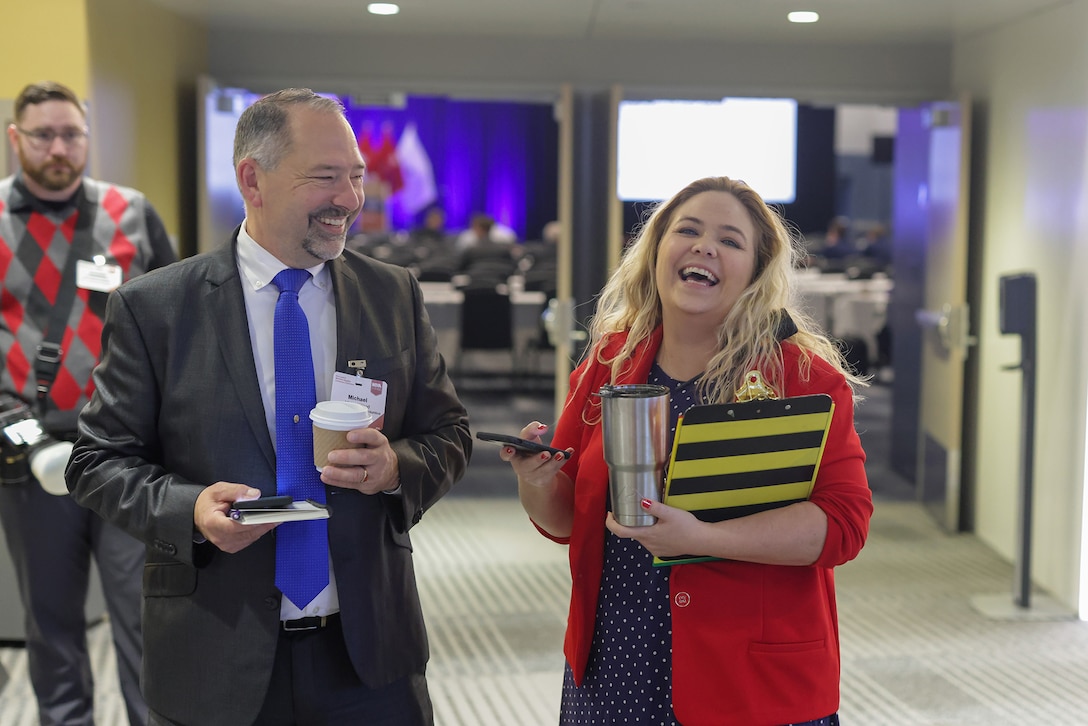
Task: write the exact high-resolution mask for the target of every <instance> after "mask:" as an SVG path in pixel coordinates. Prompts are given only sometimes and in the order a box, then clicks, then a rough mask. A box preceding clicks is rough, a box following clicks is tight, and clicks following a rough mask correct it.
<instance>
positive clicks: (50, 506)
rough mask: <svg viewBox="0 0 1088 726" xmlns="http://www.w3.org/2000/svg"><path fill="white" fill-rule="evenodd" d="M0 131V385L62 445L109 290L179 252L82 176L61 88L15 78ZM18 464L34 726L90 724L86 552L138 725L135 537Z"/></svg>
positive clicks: (70, 110)
mask: <svg viewBox="0 0 1088 726" xmlns="http://www.w3.org/2000/svg"><path fill="white" fill-rule="evenodd" d="M7 132H8V139H9V141H10V143H11V149H12V152H13V154H14V155H15V156H16V157H17V158H18V160H19V166H20V170H19V171H18V172H17V173H16V174H15V175H14V176H12V177H8V178H6V179H3V180H0V285H2V287H0V391H3V392H4V393H9V394H14V395H16V396H19V397H20V398H22V399H23V400H24V401H25V402H27V404H28V405H29V406H30V409H31V411H32V412H33V415H34V416H35V417H36V418H37V419H38V420H39V421H41V422H42V424H43V426H44V427H45V429H46V430H47V431H48V432H49V433H50V434H52V436H53V437H54V438H57V439H64V440H74V439H75V431H76V420H77V417H78V415H79V411H80V409H81V408H83V405H84V404H85V403H86V402H87V400H88V399H89V398H90V395H91V392H92V390H93V385H94V384H93V383H92V381H91V371H92V369H93V368H94V365H95V363H97V361H98V355H99V349H100V346H101V334H102V315H103V313H104V311H105V302H106V296H107V294H108V293H109V291H110V290H111V289H113V288H114V287H116V286H117V285H119V284H120V283H121V282H123V281H124V280H128V279H130V278H132V277H135V276H136V275H139V274H141V273H143V272H146V271H148V270H150V269H153V268H156V267H162V266H163V265H167V264H169V263H171V262H173V261H174V260H176V259H177V255H176V254H175V252H174V250H173V246H172V245H171V243H170V240H169V238H168V237H167V235H166V230H165V228H164V227H163V223H162V220H160V219H159V216H158V215H157V214H156V213H155V211H154V209H152V207H151V205H150V204H149V203H148V201H147V200H146V199H145V198H144V196H143V194H141V193H139V192H137V191H136V190H134V189H128V188H125V187H121V186H117V185H113V184H108V183H105V182H100V181H95V180H93V179H89V178H85V177H84V176H83V170H84V168H85V166H86V161H87V146H88V143H87V120H86V115H85V112H84V109H83V106H82V104H81V103H80V102H79V99H78V98H77V97H76V96H75V94H74V93H72V91H71V90H70V89H68V88H66V87H64V86H62V85H60V84H58V83H53V82H44V83H38V84H32V85H29V86H27V87H26V88H25V89H23V91H22V92H21V93H20V94H19V97H18V98H17V99H16V101H15V122H14V123H13V124H11V125H10V126H8V129H7ZM73 252H74V254H70V253H73ZM69 258H71V259H69ZM72 286H74V288H75V289H74V297H73V295H72V294H71V293H72ZM65 288H68V289H67V293H68V294H65ZM68 301H70V302H68ZM63 307H69V308H70V310H69V312H68V313H67V318H66V319H67V324H66V326H65V330H64V331H63V335H62V337H60V339H59V342H58V344H59V346H60V356H61V360H60V364H59V366H58V367H57V368H56V374H55V376H54V377H53V380H52V381H51V382H48V380H46V381H45V384H46V385H47V386H48V388H47V390H46V391H45V392H44V394H42V393H40V387H39V384H40V383H41V382H42V380H41V378H42V377H41V375H40V374H39V373H36V369H35V363H36V361H37V359H38V357H39V345H40V344H42V343H43V341H46V342H47V346H46V347H47V349H48V347H49V346H48V342H49V341H52V340H53V339H54V337H55V334H54V335H53V336H50V335H49V330H48V329H49V327H50V323H51V321H52V320H53V319H54V315H55V314H56V315H58V316H60V315H63V314H64V311H63ZM55 308H56V311H55ZM39 370H40V369H39ZM25 473H26V472H25V470H24V471H23V472H19V471H18V470H11V469H10V468H7V469H6V470H3V471H0V476H2V483H0V524H2V525H3V530H4V536H5V538H6V541H7V545H8V549H9V551H10V553H11V557H12V560H13V562H14V565H15V572H16V576H17V578H18V583H19V594H20V597H21V599H22V603H23V607H24V608H25V610H26V646H27V656H28V660H29V665H30V680H31V683H32V684H33V686H34V693H35V696H36V697H37V700H38V711H39V718H40V720H41V723H42V725H43V726H48V725H50V724H64V725H65V726H68V725H72V726H75V725H77V724H78V725H80V726H83V725H90V724H93V723H94V703H93V695H94V686H93V683H92V681H91V666H90V660H89V658H88V654H87V638H86V629H87V623H86V620H85V617H84V608H85V603H86V599H87V587H88V581H89V573H90V561H91V556H92V555H93V556H94V559H95V563H96V564H97V568H98V571H99V573H100V575H101V579H102V589H103V592H104V594H105V597H106V604H107V607H108V610H109V616H110V626H111V629H112V633H113V641H114V645H115V646H116V653H117V666H118V671H119V676H120V683H121V691H122V694H123V695H124V699H125V706H126V709H127V711H128V718H129V721H130V723H131V724H134V725H137V724H138V725H140V726H142V725H144V724H146V723H147V719H148V710H147V705H146V704H145V703H144V699H143V696H142V695H141V692H140V683H139V674H140V660H141V655H142V650H143V647H142V642H141V636H140V603H141V580H142V571H143V563H144V550H143V545H142V544H140V543H139V542H137V541H136V540H135V539H132V538H131V537H129V536H128V535H127V534H125V533H123V532H122V531H121V530H119V529H117V528H116V527H114V526H113V525H111V524H108V523H106V522H104V521H103V520H102V519H100V518H99V517H98V516H97V515H96V514H94V513H93V512H91V511H90V510H88V509H84V508H82V507H80V506H79V505H77V504H76V503H75V502H73V501H72V500H71V499H69V497H67V496H54V495H53V494H50V493H49V492H47V491H46V490H45V489H43V488H42V487H41V486H39V484H38V482H36V481H35V480H34V479H33V478H32V477H31V478H30V479H29V481H24V482H23V483H17V482H18V481H19V479H20V474H23V475H25Z"/></svg>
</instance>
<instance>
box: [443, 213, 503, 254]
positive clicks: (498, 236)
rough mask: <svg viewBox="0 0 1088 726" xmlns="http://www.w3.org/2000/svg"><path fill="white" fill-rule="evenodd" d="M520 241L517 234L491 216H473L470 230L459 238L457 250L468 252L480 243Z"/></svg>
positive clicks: (480, 214)
mask: <svg viewBox="0 0 1088 726" xmlns="http://www.w3.org/2000/svg"><path fill="white" fill-rule="evenodd" d="M517 241H518V235H517V233H516V232H515V231H514V230H512V229H510V228H509V227H507V226H506V225H505V224H502V223H500V222H496V221H495V218H494V217H492V216H491V215H490V214H483V213H478V214H474V215H472V222H470V223H469V228H468V229H466V230H465V231H464V232H462V233H461V234H460V236H459V237H458V238H457V249H459V250H467V249H468V248H469V247H474V246H475V245H477V244H479V243H480V242H500V243H508V244H512V243H514V242H517Z"/></svg>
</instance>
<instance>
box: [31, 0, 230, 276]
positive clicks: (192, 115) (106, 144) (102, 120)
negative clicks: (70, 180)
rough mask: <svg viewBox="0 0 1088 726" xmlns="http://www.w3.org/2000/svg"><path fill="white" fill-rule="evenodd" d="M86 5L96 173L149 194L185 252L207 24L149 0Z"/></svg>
mask: <svg viewBox="0 0 1088 726" xmlns="http://www.w3.org/2000/svg"><path fill="white" fill-rule="evenodd" d="M86 4H87V38H88V42H87V45H88V51H89V57H90V68H89V83H90V93H89V94H88V97H89V99H90V114H91V129H92V138H93V148H92V162H91V170H92V175H93V176H96V177H99V178H102V179H105V180H108V181H112V182H116V183H119V184H125V185H128V186H132V187H135V188H137V189H139V190H140V191H142V192H143V193H144V194H146V195H147V197H148V199H149V200H150V201H151V203H152V204H153V205H154V206H155V209H156V210H158V212H159V214H160V216H161V217H162V219H163V222H164V223H165V224H166V229H167V231H168V232H169V233H170V234H171V236H173V237H174V238H175V239H176V240H177V241H178V243H179V247H180V252H181V254H182V255H183V256H184V255H186V254H189V253H191V252H193V251H194V250H195V248H196V183H197V182H196V130H195V129H196V84H197V78H198V77H199V76H200V75H201V74H202V73H204V72H205V71H206V68H207V55H208V43H207V30H206V28H205V27H204V26H203V25H200V24H198V23H194V22H192V21H189V20H187V19H185V18H182V17H181V16H179V15H177V14H175V13H172V12H170V11H169V10H166V9H164V8H161V7H159V6H158V5H155V4H153V3H149V2H147V0H86ZM39 42H40V38H39Z"/></svg>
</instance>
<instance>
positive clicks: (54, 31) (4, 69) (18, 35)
mask: <svg viewBox="0 0 1088 726" xmlns="http://www.w3.org/2000/svg"><path fill="white" fill-rule="evenodd" d="M85 6H86V0H37V1H36V2H5V3H4V9H3V18H4V20H3V24H4V28H5V31H6V32H5V33H4V41H3V43H0V98H10V99H14V98H15V97H16V96H18V95H19V91H21V90H23V87H24V86H25V85H26V84H28V83H34V82H36V81H43V80H49V81H58V82H60V83H63V84H64V85H66V86H68V87H69V88H71V89H72V90H73V91H75V92H76V94H77V95H78V96H80V97H81V98H86V97H87V96H88V88H89V81H90V74H89V73H88V70H87V59H88V55H87V15H86V12H85ZM31 29H33V30H31Z"/></svg>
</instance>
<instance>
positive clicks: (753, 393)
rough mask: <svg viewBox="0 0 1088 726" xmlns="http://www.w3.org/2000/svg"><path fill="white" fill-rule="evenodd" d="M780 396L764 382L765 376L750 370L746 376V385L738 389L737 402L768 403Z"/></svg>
mask: <svg viewBox="0 0 1088 726" xmlns="http://www.w3.org/2000/svg"><path fill="white" fill-rule="evenodd" d="M776 398H778V394H777V393H775V390H774V389H773V388H771V387H770V386H769V385H767V382H766V381H764V380H763V374H762V373H760V372H759V371H758V370H750V371H748V372H747V373H745V374H744V385H743V386H741V387H740V388H738V389H737V392H736V402H737V403H747V402H748V401H766V400H767V399H776Z"/></svg>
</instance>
